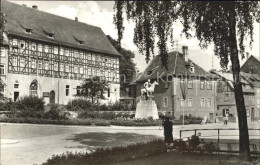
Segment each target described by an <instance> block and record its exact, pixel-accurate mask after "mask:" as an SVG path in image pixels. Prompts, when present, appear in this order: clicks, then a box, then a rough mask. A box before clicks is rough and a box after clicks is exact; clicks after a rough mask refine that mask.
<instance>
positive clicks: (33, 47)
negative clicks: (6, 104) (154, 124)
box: [0, 1, 120, 104]
mask: <svg viewBox="0 0 260 165" xmlns="http://www.w3.org/2000/svg"><path fill="white" fill-rule="evenodd" d="M1 11H2V12H3V13H4V14H5V20H6V22H7V23H6V24H5V29H4V41H5V43H6V44H5V45H3V46H2V47H1V61H0V62H1V79H2V80H3V81H4V83H5V84H6V87H5V93H4V94H5V96H6V97H7V98H10V99H12V100H14V101H16V100H17V99H19V98H20V97H22V96H26V95H34V96H38V97H44V99H45V101H46V103H59V104H66V103H68V101H70V100H71V99H73V98H74V96H75V95H76V94H77V92H80V88H79V86H80V85H81V83H82V81H83V79H85V78H90V77H91V76H100V77H102V78H104V79H106V80H107V81H108V82H109V84H110V89H109V90H108V91H107V92H104V95H106V96H105V97H106V98H107V101H109V102H114V101H116V100H118V99H119V97H120V96H119V92H120V85H119V57H120V54H119V53H118V52H117V50H116V49H115V48H114V47H113V46H112V44H111V43H110V42H109V40H108V39H107V37H106V35H105V34H104V33H103V31H102V30H101V28H99V27H95V26H92V25H88V24H85V23H81V22H78V19H75V20H70V19H67V18H63V17H60V16H56V15H52V14H49V13H46V12H42V11H39V10H38V9H37V7H36V6H34V7H33V8H30V7H26V6H23V5H18V4H14V3H11V2H8V1H3V2H2V10H1Z"/></svg>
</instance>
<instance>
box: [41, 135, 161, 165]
mask: <svg viewBox="0 0 260 165" xmlns="http://www.w3.org/2000/svg"><path fill="white" fill-rule="evenodd" d="M164 152H166V148H165V144H164V142H163V140H161V139H158V140H153V141H150V142H147V143H137V144H132V145H128V146H118V147H112V148H99V149H97V150H95V151H94V152H91V153H87V152H80V153H79V152H76V153H72V152H65V153H63V154H60V155H53V156H52V157H51V158H49V159H48V160H47V161H46V163H43V165H72V164H77V165H83V164H84V165H87V164H109V163H116V162H121V161H127V160H133V159H139V158H144V157H147V156H151V155H158V154H161V153H164Z"/></svg>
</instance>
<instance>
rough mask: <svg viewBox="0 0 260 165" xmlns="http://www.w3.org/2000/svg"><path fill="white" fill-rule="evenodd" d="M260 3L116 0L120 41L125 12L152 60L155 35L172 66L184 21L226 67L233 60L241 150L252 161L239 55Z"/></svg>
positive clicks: (139, 43) (138, 42) (137, 40)
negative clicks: (170, 49)
mask: <svg viewBox="0 0 260 165" xmlns="http://www.w3.org/2000/svg"><path fill="white" fill-rule="evenodd" d="M259 8H260V4H259V2H257V1H250V2H249V1H225V2H223V1H222V2H210V1H116V2H115V6H114V10H115V15H114V23H115V25H116V27H117V29H118V40H119V43H120V40H121V39H122V37H123V30H124V26H123V20H124V17H123V13H124V12H125V13H126V15H127V19H132V20H133V21H134V22H135V24H136V25H135V29H134V43H135V44H136V45H137V47H138V49H139V51H140V52H141V53H145V54H146V60H147V61H149V59H150V56H151V53H154V52H153V50H154V43H155V38H156V37H157V38H158V42H157V46H158V47H159V54H160V55H161V62H162V64H163V66H164V67H166V69H167V65H168V64H167V57H168V54H167V44H166V43H167V41H168V40H169V39H170V40H171V41H173V35H172V31H173V25H174V22H176V21H177V20H180V21H181V23H182V25H183V33H184V34H185V36H186V37H187V38H189V37H192V35H191V34H190V30H192V29H195V35H194V37H196V38H197V39H198V40H199V42H200V44H199V46H200V47H202V48H207V47H208V45H209V44H213V45H214V53H215V54H216V55H217V56H219V57H220V60H221V62H220V65H221V66H222V67H223V68H226V67H227V65H228V62H229V58H230V61H231V64H232V72H233V80H234V93H235V100H236V107H237V114H238V120H239V154H240V157H241V158H243V159H250V151H249V135H248V126H247V117H246V109H245V101H244V96H243V91H242V84H241V81H240V63H239V58H238V57H239V55H240V56H241V57H244V51H245V46H244V40H245V38H246V37H247V34H249V36H250V47H251V46H252V42H253V23H254V20H255V19H256V20H257V21H258V22H260V11H259Z"/></svg>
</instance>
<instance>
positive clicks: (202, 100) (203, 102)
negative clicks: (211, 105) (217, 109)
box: [200, 98, 205, 107]
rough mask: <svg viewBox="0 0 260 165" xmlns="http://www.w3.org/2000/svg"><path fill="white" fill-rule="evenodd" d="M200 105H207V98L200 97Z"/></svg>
mask: <svg viewBox="0 0 260 165" xmlns="http://www.w3.org/2000/svg"><path fill="white" fill-rule="evenodd" d="M200 106H201V107H205V98H200Z"/></svg>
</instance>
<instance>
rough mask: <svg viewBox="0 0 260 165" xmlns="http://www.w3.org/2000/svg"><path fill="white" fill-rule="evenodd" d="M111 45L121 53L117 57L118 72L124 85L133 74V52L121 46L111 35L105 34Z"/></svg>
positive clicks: (134, 69) (134, 70)
mask: <svg viewBox="0 0 260 165" xmlns="http://www.w3.org/2000/svg"><path fill="white" fill-rule="evenodd" d="M107 38H108V39H109V41H110V42H111V43H112V45H113V46H114V47H115V48H116V50H117V51H118V52H119V53H120V54H121V55H122V56H121V57H120V59H119V74H120V75H122V76H123V77H121V78H122V79H123V80H122V79H121V86H122V87H124V86H125V85H127V84H128V83H129V82H130V81H131V80H132V79H133V77H134V76H135V72H136V68H135V66H136V65H135V63H134V61H133V58H134V57H135V54H134V53H133V52H131V51H130V50H126V49H124V48H122V47H121V46H120V45H119V43H118V42H117V41H116V40H115V39H113V38H112V37H111V36H109V35H108V36H107Z"/></svg>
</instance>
